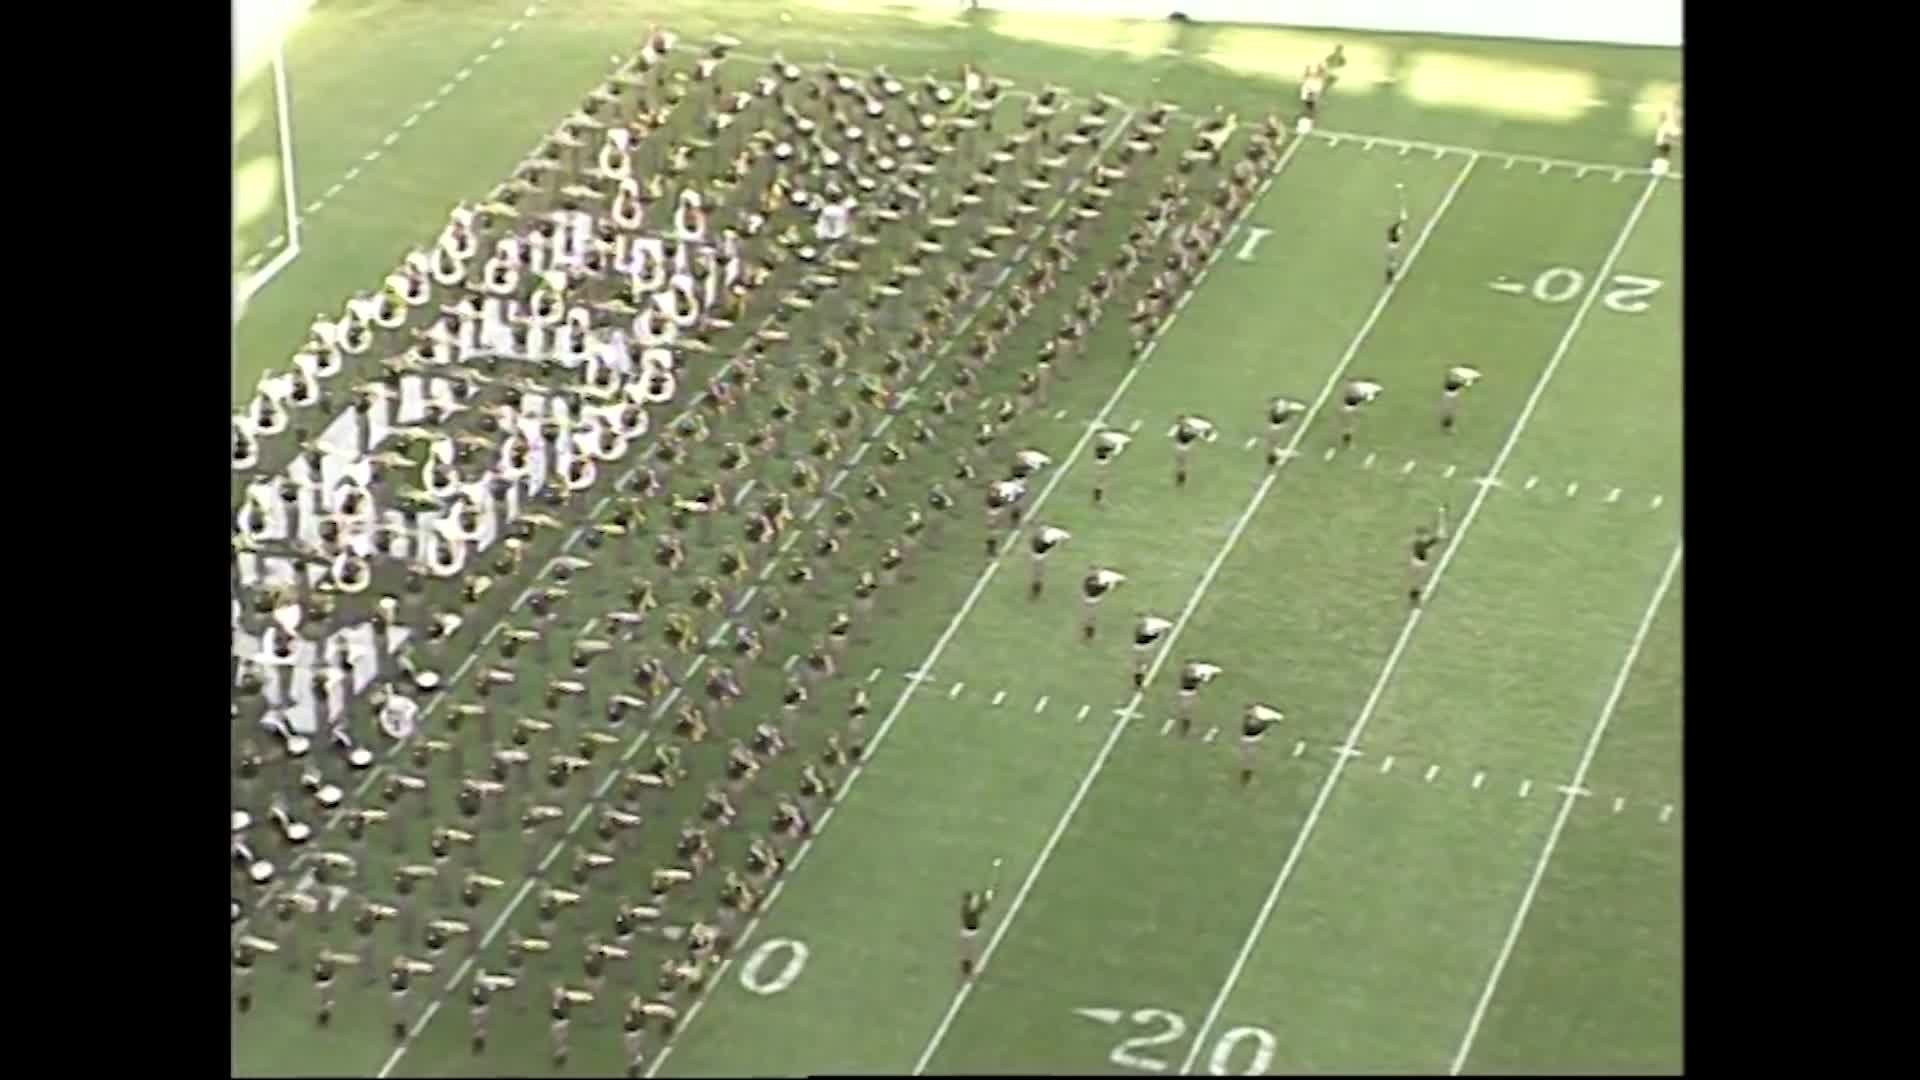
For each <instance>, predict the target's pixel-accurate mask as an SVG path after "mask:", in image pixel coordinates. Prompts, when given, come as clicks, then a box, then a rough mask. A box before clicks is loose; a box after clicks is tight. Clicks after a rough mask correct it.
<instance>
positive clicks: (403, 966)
mask: <svg viewBox="0 0 1920 1080" xmlns="http://www.w3.org/2000/svg"><path fill="white" fill-rule="evenodd" d="M393 966H394V967H395V968H398V969H400V970H402V971H405V972H406V973H407V974H409V975H431V974H433V971H434V968H433V965H432V964H430V963H428V962H427V961H425V960H413V959H410V958H408V957H404V956H403V957H400V958H399V959H397V960H395V961H394V962H393Z"/></svg>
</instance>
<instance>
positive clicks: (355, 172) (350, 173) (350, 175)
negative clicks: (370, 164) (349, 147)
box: [347, 165, 360, 183]
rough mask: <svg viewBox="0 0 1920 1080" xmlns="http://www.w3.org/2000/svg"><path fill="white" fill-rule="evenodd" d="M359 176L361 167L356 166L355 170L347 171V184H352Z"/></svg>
mask: <svg viewBox="0 0 1920 1080" xmlns="http://www.w3.org/2000/svg"><path fill="white" fill-rule="evenodd" d="M359 175H360V166H358V165H355V166H354V167H353V168H351V169H348V170H347V182H348V183H352V182H353V178H354V177H356V176H359Z"/></svg>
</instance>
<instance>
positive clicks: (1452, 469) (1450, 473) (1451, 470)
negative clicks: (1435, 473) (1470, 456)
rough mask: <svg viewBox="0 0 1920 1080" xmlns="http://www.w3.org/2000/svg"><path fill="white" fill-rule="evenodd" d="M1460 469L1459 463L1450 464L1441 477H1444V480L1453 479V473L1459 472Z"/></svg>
mask: <svg viewBox="0 0 1920 1080" xmlns="http://www.w3.org/2000/svg"><path fill="white" fill-rule="evenodd" d="M1459 471H1460V466H1458V465H1449V466H1447V469H1446V471H1445V472H1443V473H1441V474H1440V479H1442V480H1451V479H1453V474H1454V473H1457V472H1459Z"/></svg>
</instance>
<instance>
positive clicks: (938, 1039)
mask: <svg viewBox="0 0 1920 1080" xmlns="http://www.w3.org/2000/svg"><path fill="white" fill-rule="evenodd" d="M1299 145H1300V141H1299V140H1297V139H1296V140H1294V141H1293V142H1292V143H1290V144H1289V148H1290V149H1291V148H1293V147H1298V146H1299ZM1478 160H1479V158H1478V157H1477V156H1475V157H1469V158H1468V159H1467V163H1466V165H1465V166H1463V167H1462V168H1461V170H1460V172H1459V174H1458V175H1456V176H1455V177H1454V178H1453V183H1452V185H1451V186H1449V187H1448V188H1447V192H1446V195H1445V196H1443V197H1442V198H1441V200H1440V205H1439V206H1438V207H1437V208H1436V209H1435V210H1434V213H1433V216H1432V217H1431V218H1429V219H1427V223H1426V225H1425V227H1424V228H1422V229H1421V231H1420V235H1419V236H1418V237H1417V238H1415V240H1414V243H1413V246H1412V247H1411V248H1410V249H1409V250H1408V251H1407V259H1406V263H1405V265H1404V268H1403V272H1402V273H1401V274H1400V275H1398V276H1397V277H1396V278H1395V280H1394V281H1393V282H1391V283H1389V284H1388V285H1387V286H1386V287H1385V288H1384V289H1383V290H1382V291H1381V293H1380V296H1379V298H1378V299H1376V300H1375V301H1374V303H1373V308H1372V310H1370V311H1369V312H1368V313H1367V317H1366V319H1365V321H1363V322H1362V323H1361V324H1360V329H1359V330H1358V331H1357V332H1356V333H1355V334H1354V336H1353V339H1352V341H1350V342H1349V343H1348V345H1347V349H1346V351H1345V352H1344V353H1342V354H1341V356H1340V360H1339V362H1338V363H1337V364H1335V365H1334V369H1333V371H1332V373H1331V374H1329V375H1328V376H1327V381H1326V385H1324V386H1323V387H1321V390H1320V396H1319V397H1318V398H1316V399H1315V400H1314V403H1313V405H1312V406H1311V407H1310V408H1309V409H1308V411H1307V414H1306V415H1305V416H1304V417H1302V419H1301V422H1300V426H1299V427H1297V428H1295V429H1294V432H1293V437H1292V439H1291V440H1289V442H1288V444H1287V451H1288V452H1287V453H1285V454H1282V455H1281V464H1280V466H1278V467H1276V468H1275V469H1274V470H1273V471H1271V472H1269V473H1268V474H1267V476H1266V478H1265V479H1264V480H1262V481H1261V483H1260V487H1259V488H1258V489H1257V490H1256V491H1255V492H1254V495H1253V498H1252V500H1250V501H1249V502H1248V504H1247V508H1246V509H1245V510H1244V511H1242V512H1241V514H1240V518H1239V520H1237V521H1236V522H1234V526H1233V531H1232V532H1230V533H1228V534H1227V539H1226V543H1224V544H1222V545H1221V547H1220V551H1219V553H1218V554H1216V555H1215V556H1214V558H1213V562H1212V563H1210V564H1209V565H1208V566H1207V569H1206V571H1205V573H1203V574H1202V575H1201V577H1200V584H1199V586H1198V587H1197V588H1195V589H1194V591H1193V594H1192V595H1191V596H1190V597H1188V599H1187V604H1186V607H1185V608H1184V609H1183V610H1182V611H1181V612H1180V616H1179V618H1177V619H1176V620H1174V624H1173V627H1172V628H1171V629H1170V630H1169V631H1168V632H1167V640H1166V642H1165V643H1164V644H1162V646H1161V648H1160V651H1159V652H1158V653H1157V654H1156V655H1155V656H1154V659H1153V663H1152V665H1151V666H1150V667H1148V669H1147V672H1146V677H1145V679H1143V680H1142V689H1140V690H1136V691H1134V693H1133V697H1132V698H1131V700H1129V701H1128V703H1127V706H1126V708H1124V709H1122V710H1119V712H1120V715H1119V718H1118V719H1117V720H1116V721H1115V722H1114V725H1113V728H1112V730H1110V731H1109V732H1108V733H1107V740H1106V742H1105V743H1103V744H1102V745H1101V747H1100V752H1099V753H1098V754H1097V755H1096V756H1095V757H1094V759H1093V764H1092V765H1091V766H1089V767H1088V769H1087V774H1086V776H1085V777H1083V778H1082V779H1081V781H1080V786H1079V788H1078V789H1076V790H1075V791H1074V793H1073V798H1072V799H1071V800H1070V801H1069V802H1068V803H1067V808H1066V810H1065V811H1064V812H1063V813H1062V814H1061V815H1060V820H1059V821H1058V822H1057V823H1055V825H1054V828H1053V832H1052V833H1051V834H1050V835H1049V836H1048V837H1047V842H1046V844H1045V846H1043V847H1042V848H1041V849H1040V854H1039V856H1038V857H1037V858H1036V859H1035V860H1034V862H1033V866H1032V867H1031V868H1030V869H1029V870H1028V871H1027V876H1026V878H1025V879H1024V880H1022V881H1021V883H1020V889H1019V891H1018V892H1016V893H1015V894H1014V897H1013V901H1012V903H1010V904H1009V905H1008V907H1007V912H1006V914H1005V915H1003V916H1001V917H1000V920H999V923H998V925H996V926H995V927H994V932H993V936H992V937H991V938H989V939H988V941H987V946H986V948H985V949H984V950H983V951H982V952H981V953H980V962H979V964H977V965H976V966H975V970H974V977H973V978H971V979H968V980H967V981H966V982H965V983H962V984H961V986H960V990H959V991H958V992H957V993H956V994H955V995H954V997H953V1002H952V1003H951V1004H950V1005H949V1006H948V1007H947V1012H946V1015H945V1016H943V1017H941V1019H940V1025H939V1027H937V1028H935V1029H934V1032H933V1036H932V1038H930V1039H928V1040H927V1045H926V1049H924V1050H923V1051H922V1052H921V1054H920V1059H919V1061H918V1062H916V1063H915V1064H914V1067H913V1072H914V1075H916V1076H918V1075H921V1074H923V1073H925V1072H926V1069H927V1064H928V1062H930V1061H932V1060H933V1055H934V1053H935V1052H937V1051H938V1050H939V1049H940V1044H941V1043H942V1042H943V1041H945V1039H946V1037H947V1032H948V1030H949V1029H951V1028H952V1026H953V1021H954V1018H955V1017H957V1016H958V1015H959V1014H960V1009H961V1008H962V1007H963V1006H964V1005H965V1004H966V1001H967V998H969V997H970V996H972V994H973V988H974V986H975V985H977V984H978V981H979V978H980V975H981V974H982V973H984V972H985V971H986V968H987V964H988V963H989V962H990V961H991V960H992V959H993V954H994V952H995V951H996V950H997V949H998V948H999V947H1000V942H1001V941H1003V940H1005V938H1006V935H1007V931H1008V930H1009V929H1010V928H1011V927H1012V926H1013V921H1014V918H1015V916H1017V915H1018V914H1019V913H1020V908H1021V906H1022V905H1023V904H1025V903H1026V900H1027V896H1028V895H1029V894H1030V893H1032V891H1033V887H1034V884H1035V883H1036V882H1037V881H1038V880H1039V878H1040V873H1041V871H1043V870H1045V869H1046V865H1047V862H1048V860H1050V859H1051V858H1052V857H1053V852H1054V849H1055V848H1056V847H1058V846H1059V843H1060V839H1061V837H1063V836H1065V835H1066V831H1067V827H1068V826H1069V825H1070V824H1071V823H1072V822H1073V819H1074V816H1075V815H1076V814H1078V813H1079V811H1080V805H1081V803H1083V802H1084V801H1085V800H1086V797H1087V792H1088V791H1090V790H1091V789H1092V788H1093V782H1094V780H1095V779H1096V778H1098V777H1099V775H1100V772H1101V770H1103V769H1104V768H1106V764H1107V759H1108V757H1110V756H1111V755H1112V753H1113V748H1114V747H1115V746H1116V745H1117V744H1118V743H1119V741H1120V736H1121V734H1122V733H1124V732H1125V731H1126V729H1127V726H1128V724H1129V723H1130V722H1131V721H1132V719H1133V717H1134V716H1135V715H1137V713H1138V709H1139V706H1140V703H1141V701H1143V700H1144V699H1145V697H1146V693H1145V689H1144V687H1145V686H1149V685H1152V683H1153V679H1154V677H1155V676H1156V675H1158V674H1159V673H1160V668H1161V666H1162V665H1163V664H1165V663H1166V660H1167V657H1169V656H1171V655H1173V644H1174V642H1175V641H1176V640H1178V639H1179V637H1180V633H1181V631H1182V630H1184V629H1185V628H1186V626H1187V622H1188V621H1189V620H1190V619H1191V618H1192V617H1193V613H1194V611H1195V610H1196V609H1198V608H1199V606H1200V600H1201V598H1202V597H1204V596H1205V595H1206V593H1207V590H1208V589H1210V588H1212V586H1213V581H1214V578H1215V577H1217V576H1218V575H1219V573H1220V568H1221V567H1222V566H1223V565H1225V564H1226V560H1227V556H1228V555H1229V554H1231V553H1232V551H1233V549H1234V546H1235V545H1236V544H1238V543H1239V542H1240V537H1241V535H1242V534H1243V533H1245V532H1246V529H1247V526H1248V525H1249V524H1250V523H1252V521H1253V518H1254V515H1255V514H1256V513H1257V512H1258V511H1259V509H1260V505H1261V503H1263V502H1265V501H1266V497H1267V492H1269V491H1270V490H1272V488H1273V484H1274V482H1275V480H1277V479H1278V478H1279V476H1280V472H1281V470H1282V469H1284V467H1285V464H1286V462H1288V461H1291V460H1293V457H1294V454H1293V451H1295V450H1297V449H1298V447H1299V445H1300V441H1301V440H1302V439H1304V438H1305V437H1306V433H1307V429H1308V427H1309V426H1310V425H1311V424H1312V423H1313V420H1314V418H1315V417H1316V416H1317V415H1318V414H1319V412H1320V410H1321V409H1322V408H1323V407H1325V405H1326V403H1327V401H1328V400H1329V399H1330V398H1331V397H1332V396H1333V392H1334V390H1335V388H1336V387H1338V386H1339V384H1340V378H1341V376H1342V375H1344V374H1345V373H1346V370H1347V367H1348V365H1350V364H1351V363H1352V362H1353V358H1354V357H1355V356H1356V355H1357V354H1358V353H1359V352H1360V348H1361V346H1362V345H1364V344H1365V343H1366V341H1367V338H1368V337H1369V336H1371V335H1372V333H1373V328H1374V325H1375V324H1377V323H1378V322H1379V321H1380V315H1381V313H1383V312H1384V311H1386V309H1387V304H1388V302H1389V301H1391V300H1392V299H1393V297H1394V296H1395V294H1397V293H1398V292H1399V291H1400V285H1401V283H1403V282H1405V281H1406V280H1407V278H1408V277H1409V276H1410V275H1411V271H1412V268H1413V265H1414V262H1415V261H1416V260H1417V259H1418V258H1419V255H1420V253H1421V252H1422V251H1423V250H1425V248H1426V245H1427V240H1428V239H1429V238H1431V237H1432V236H1433V232H1434V228H1435V227H1436V226H1438V225H1439V224H1440V219H1441V218H1443V217H1445V216H1446V212H1447V209H1448V208H1449V207H1451V206H1452V205H1453V200H1454V197H1455V196H1457V195H1458V194H1459V193H1460V189H1461V188H1462V187H1463V186H1465V184H1466V180H1467V177H1468V176H1469V175H1471V174H1472V172H1473V166H1474V163H1475V162H1476V161H1478ZM1228 246H1229V245H1226V244H1222V245H1221V246H1220V248H1219V249H1218V250H1217V251H1216V253H1215V258H1218V257H1219V256H1220V254H1222V253H1224V252H1225V251H1226V250H1227V248H1228Z"/></svg>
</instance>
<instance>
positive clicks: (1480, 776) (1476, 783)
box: [1473, 771, 1487, 791]
mask: <svg viewBox="0 0 1920 1080" xmlns="http://www.w3.org/2000/svg"><path fill="white" fill-rule="evenodd" d="M1486 782H1487V774H1486V773H1485V772H1484V771H1482V772H1477V773H1474V774H1473V790H1475V791H1479V790H1480V785H1481V784H1484V783H1486Z"/></svg>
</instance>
